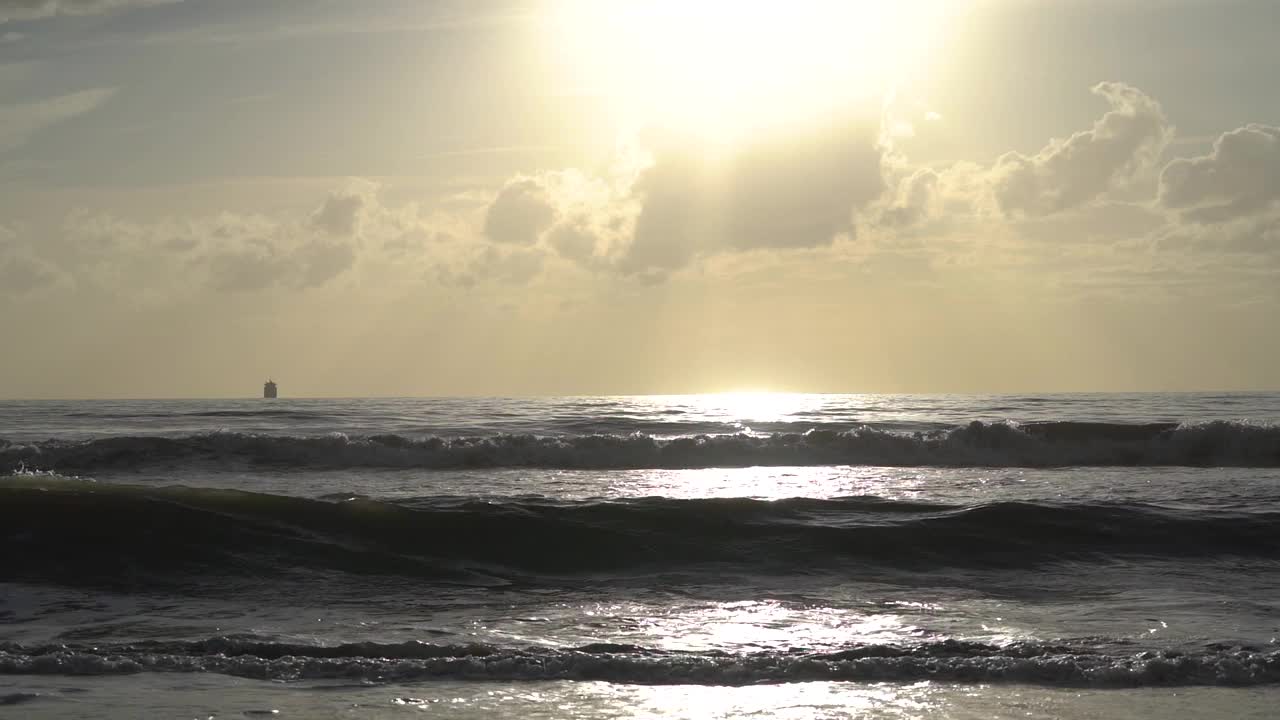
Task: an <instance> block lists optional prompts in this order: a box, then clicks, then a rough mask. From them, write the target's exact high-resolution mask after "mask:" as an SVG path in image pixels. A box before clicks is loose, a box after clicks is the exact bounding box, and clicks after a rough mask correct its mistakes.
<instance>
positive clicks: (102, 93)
mask: <svg viewBox="0 0 1280 720" xmlns="http://www.w3.org/2000/svg"><path fill="white" fill-rule="evenodd" d="M115 92H116V91H115V89H114V88H97V89H94V90H82V91H80V92H75V93H71V94H68V95H60V96H58V97H54V98H49V99H46V100H37V101H35V102H28V103H19V104H13V105H0V153H4V152H7V151H9V150H13V149H14V148H17V147H20V146H21V145H23V144H25V143H26V142H27V140H28V139H30V138H31V136H33V135H35V134H36V133H37V132H39V131H40V130H43V129H44V128H46V127H48V126H50V125H53V124H55V123H58V122H61V121H63V120H67V119H68V118H73V117H75V116H77V115H83V114H84V113H87V112H89V111H90V110H93V109H94V108H96V107H98V106H99V105H101V104H102V103H104V102H106V101H107V100H108V99H110V98H111V96H112V95H114V94H115Z"/></svg>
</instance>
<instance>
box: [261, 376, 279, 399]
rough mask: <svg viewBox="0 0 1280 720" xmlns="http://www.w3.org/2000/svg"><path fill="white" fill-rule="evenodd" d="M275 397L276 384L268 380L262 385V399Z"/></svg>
mask: <svg viewBox="0 0 1280 720" xmlns="http://www.w3.org/2000/svg"><path fill="white" fill-rule="evenodd" d="M275 396H276V382H275V381H274V380H267V381H266V382H265V383H263V385H262V397H264V398H274V397H275Z"/></svg>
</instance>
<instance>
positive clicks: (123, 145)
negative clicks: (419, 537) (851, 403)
mask: <svg viewBox="0 0 1280 720" xmlns="http://www.w3.org/2000/svg"><path fill="white" fill-rule="evenodd" d="M1276 28H1280V2H1275V0H1105V1H1104V0H956V1H955V2H944V1H942V0H897V1H896V2H892V3H883V2H879V1H876V2H871V1H867V2H862V1H860V0H832V1H831V2H817V1H813V0H808V1H806V0H790V1H789V2H777V3H772V2H755V3H753V2H750V1H749V0H707V1H706V2H697V0H684V1H678V0H652V1H651V2H643V1H641V0H634V1H633V0H528V1H526V2H499V1H497V0H495V1H492V2H489V1H487V0H438V1H431V0H185V1H182V0H0V343H2V348H3V349H2V350H0V397H58V396H60V397H151V396H207V395H213V396H222V395H231V396H235V395H250V394H254V393H256V392H257V391H258V389H259V388H260V383H261V382H262V381H263V380H264V379H265V378H266V376H268V375H271V376H274V377H275V378H276V379H277V380H278V381H280V383H281V391H282V395H295V396H296V395H433V394H486V395H505V394H544V393H555V394H559V393H583V394H586V393H643V392H698V391H716V390H731V389H775V390H809V391H832V392H862V391H866V392H896V391H907V392H912V391H916V392H937V391H954V392H969V391H1013V392H1022V391H1053V390H1122V389H1134V390H1184V389H1255V388H1271V389H1274V388H1277V387H1280V322H1278V321H1277V320H1276V318H1277V317H1280V93H1278V92H1276V78H1277V77H1280V44H1278V43H1277V42H1276V41H1275V33H1276Z"/></svg>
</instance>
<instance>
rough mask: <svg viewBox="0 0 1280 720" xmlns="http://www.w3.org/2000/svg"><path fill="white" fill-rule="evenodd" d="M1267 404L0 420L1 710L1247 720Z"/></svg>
mask: <svg viewBox="0 0 1280 720" xmlns="http://www.w3.org/2000/svg"><path fill="white" fill-rule="evenodd" d="M1277 423H1280V394H1145V395H1115V394H1086V395H1021V396H989V395H988V396H962V395H912V396H907V395H900V396H889V395H789V394H778V395H770V394H739V395H706V396H668V397H656V396H655V397H561V398H529V399H502V398H491V399H478V398H471V399H461V398H449V399H350V400H340V399H307V400H304V399H287V398H280V399H276V400H263V399H253V400H172V401H160V400H138V401H22V402H18V401H9V402H0V438H2V439H0V541H2V542H3V551H2V552H0V717H14V718H65V717H75V718H150V717H163V718H202V719H203V718H209V717H214V718H236V717H265V716H273V717H299V718H384V717H385V718H405V717H433V716H434V717H458V718H568V717H573V718H728V717H770V718H774V717H777V718H846V717H856V718H917V717H921V718H922V717H930V718H934V717H954V718H978V717H982V718H993V717H995V718H1006V717H1007V718H1013V717H1018V718H1028V717H1031V718H1113V717H1131V718H1138V717H1159V718H1246V717H1259V718H1261V717H1275V715H1276V710H1275V708H1276V707H1277V703H1280V644H1278V641H1277V638H1280V424H1277Z"/></svg>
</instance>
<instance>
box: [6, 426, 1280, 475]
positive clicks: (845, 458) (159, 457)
mask: <svg viewBox="0 0 1280 720" xmlns="http://www.w3.org/2000/svg"><path fill="white" fill-rule="evenodd" d="M188 463H214V464H222V465H234V464H243V465H251V466H268V467H273V468H277V469H290V468H297V469H319V468H358V467H378V468H422V469H428V470H449V469H466V468H504V467H534V468H564V469H642V468H703V467H746V466H755V465H759V466H784V465H785V466H802V465H809V466H812V465H884V466H943V467H965V466H988V467H1008V466H1014V467H1060V466H1173V465H1182V466H1199V467H1216V466H1226V467H1231V466H1234V467H1280V426H1276V425H1268V424H1255V423H1247V422H1227V421H1215V422H1206V423H1194V424H1191V423H1185V424H1174V423H1153V424H1133V425H1127V424H1116V423H1088V422H1042V423H1028V424H1021V425H1020V424H1016V423H1008V422H1002V423H981V422H973V423H970V424H968V425H963V426H959V427H953V428H950V429H941V430H931V431H922V432H897V431H892V430H887V429H884V428H880V427H876V426H861V427H857V428H853V429H850V430H845V431H836V430H811V431H809V432H803V433H774V434H769V435H753V434H745V433H739V434H732V435H698V436H691V437H678V438H661V437H655V436H652V435H645V434H631V435H570V436H554V437H545V436H537V435H510V434H501V435H489V436H479V437H456V438H454V437H450V438H446V437H423V438H414V437H406V436H403V435H367V436H348V435H345V434H341V433H335V434H330V435H323V436H311V437H298V436H281V435H261V434H251V433H231V432H213V433H200V434H194V435H186V436H181V437H156V436H146V437H134V436H124V437H104V438H97V439H92V440H82V441H67V440H47V441H43V442H30V443H23V442H10V441H5V440H0V471H11V470H14V469H18V468H20V467H27V468H32V469H40V470H56V471H59V472H72V473H92V472H110V471H118V470H128V469H133V468H140V467H156V466H162V467H163V466H181V465H184V464H188Z"/></svg>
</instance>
